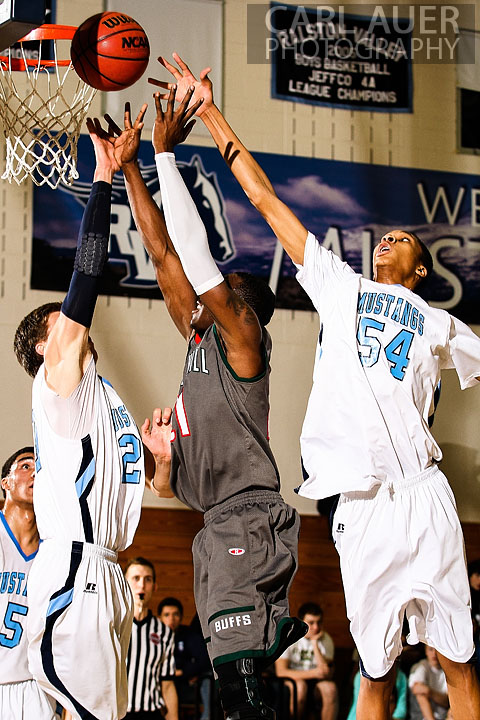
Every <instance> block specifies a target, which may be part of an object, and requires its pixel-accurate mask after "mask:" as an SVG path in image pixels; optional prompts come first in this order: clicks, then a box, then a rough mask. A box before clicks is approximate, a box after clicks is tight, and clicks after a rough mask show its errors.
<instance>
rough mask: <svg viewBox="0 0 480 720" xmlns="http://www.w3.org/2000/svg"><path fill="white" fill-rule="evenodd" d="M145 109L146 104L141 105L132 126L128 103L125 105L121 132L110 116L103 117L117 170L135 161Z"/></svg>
mask: <svg viewBox="0 0 480 720" xmlns="http://www.w3.org/2000/svg"><path fill="white" fill-rule="evenodd" d="M147 107H148V106H147V104H146V103H145V104H144V105H142V107H141V108H140V112H139V113H138V115H137V117H136V118H135V122H134V123H133V125H132V116H131V109H130V103H128V102H127V103H125V112H124V115H123V124H124V129H123V130H122V129H121V128H119V126H118V125H117V124H116V122H115V121H114V120H113V119H112V118H111V117H110V115H105V116H104V117H105V120H106V122H107V123H108V132H109V134H110V137H111V138H113V143H112V144H113V155H114V158H115V162H116V164H117V165H118V169H120V168H122V167H123V166H124V165H126V164H127V163H130V162H136V160H137V157H138V150H139V148H140V137H141V134H142V128H143V124H144V123H143V118H144V117H145V113H146V111H147Z"/></svg>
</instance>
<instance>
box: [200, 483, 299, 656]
mask: <svg viewBox="0 0 480 720" xmlns="http://www.w3.org/2000/svg"><path fill="white" fill-rule="evenodd" d="M299 529H300V518H299V516H298V513H297V511H296V510H295V509H294V508H292V507H290V505H287V504H286V503H285V502H284V500H283V498H282V497H281V495H280V494H279V493H277V492H273V491H270V490H255V491H251V492H245V493H241V494H239V495H237V496H235V497H233V498H230V499H229V500H226V501H225V502H223V503H221V504H220V505H218V506H216V507H214V508H212V509H211V510H209V511H208V512H206V513H205V526H204V527H203V528H202V530H200V532H199V533H198V535H197V536H196V537H195V540H194V542H193V547H192V552H193V563H194V569H195V601H196V605H197V610H198V614H199V617H200V622H201V625H202V630H203V635H204V637H205V640H206V642H207V647H208V650H209V654H210V659H211V661H212V664H213V666H214V667H216V666H218V665H221V664H223V663H226V662H230V661H233V660H237V659H239V658H243V657H253V658H260V659H262V660H264V661H265V664H266V665H267V664H270V662H273V661H274V660H275V659H276V658H277V657H278V656H279V655H280V654H281V653H282V652H283V651H284V650H285V648H286V647H287V646H288V645H289V644H291V642H292V640H291V639H290V641H288V639H287V638H288V637H289V636H291V635H292V629H293V626H294V624H295V622H297V623H298V620H297V621H294V620H293V619H292V618H290V616H289V609H288V591H289V589H290V585H291V583H292V580H293V577H294V575H295V572H296V570H297V557H298V554H297V551H298V533H299ZM302 634H304V632H302ZM296 639H298V637H296V638H295V640H296Z"/></svg>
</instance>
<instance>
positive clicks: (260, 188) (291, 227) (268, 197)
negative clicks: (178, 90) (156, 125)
mask: <svg viewBox="0 0 480 720" xmlns="http://www.w3.org/2000/svg"><path fill="white" fill-rule="evenodd" d="M201 118H202V120H203V121H204V123H205V126H206V127H207V129H208V130H209V132H210V134H211V136H212V138H213V139H214V140H215V143H216V144H217V147H218V149H219V150H220V152H221V154H222V156H223V159H224V160H225V162H226V163H227V165H228V166H229V168H230V170H231V171H232V172H233V174H234V175H235V177H236V179H237V180H238V182H239V183H240V185H241V187H242V188H243V190H244V192H245V194H246V195H247V197H248V199H249V200H250V202H251V203H252V205H253V206H254V207H255V208H256V209H257V210H258V211H259V212H260V214H261V215H262V216H263V218H264V219H265V220H266V222H267V223H268V224H269V225H270V227H271V228H272V230H273V232H274V233H275V235H276V236H277V238H278V240H279V241H280V242H281V244H282V245H283V247H284V249H285V251H286V252H287V253H288V254H289V256H290V257H291V259H292V260H293V262H295V263H298V264H303V257H304V252H305V242H306V239H307V230H306V228H305V227H304V226H303V224H302V223H301V222H300V220H299V219H298V218H297V217H296V216H295V215H294V214H293V212H292V211H291V210H290V208H288V207H287V206H286V205H285V203H284V202H282V201H281V200H280V199H279V198H278V197H277V195H276V193H275V190H274V189H273V186H272V183H271V182H270V180H269V179H268V177H267V175H266V174H265V172H264V171H263V170H262V168H261V167H260V165H259V164H258V163H257V161H256V160H255V159H254V157H253V156H252V154H251V153H250V152H249V151H248V150H247V148H246V147H245V146H244V145H243V144H242V142H241V141H240V140H239V138H238V137H237V136H236V135H235V133H234V132H233V130H232V128H231V127H230V125H229V124H228V122H227V121H226V120H225V118H224V117H223V115H222V113H221V112H220V110H219V109H218V108H217V107H216V106H215V105H212V106H211V107H208V108H207V109H206V110H205V112H203V113H202V115H201Z"/></svg>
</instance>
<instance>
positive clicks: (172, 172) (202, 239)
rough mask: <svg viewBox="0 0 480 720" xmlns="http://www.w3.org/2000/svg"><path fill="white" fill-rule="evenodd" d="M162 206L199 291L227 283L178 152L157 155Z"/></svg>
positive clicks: (187, 271)
mask: <svg viewBox="0 0 480 720" xmlns="http://www.w3.org/2000/svg"><path fill="white" fill-rule="evenodd" d="M155 162H156V164H157V172H158V179H159V180H160V191H161V193H162V205H163V212H164V215H165V222H166V224H167V230H168V234H169V235H170V238H171V240H172V243H173V246H174V248H175V250H176V251H177V254H178V257H179V258H180V262H181V263H182V266H183V270H184V272H185V275H186V276H187V278H188V280H189V282H190V284H191V285H192V287H193V289H194V290H195V292H196V293H197V295H202V294H203V293H205V292H207V291H208V290H211V289H212V288H214V287H216V285H220V283H221V282H223V275H222V273H221V272H220V271H219V269H218V267H217V266H216V264H215V261H214V259H213V257H212V255H211V253H210V247H209V245H208V238H207V231H206V230H205V226H204V224H203V222H202V219H201V217H200V215H199V214H198V210H197V208H196V206H195V203H194V202H193V199H192V197H191V195H190V193H189V192H188V190H187V188H186V186H185V183H184V182H183V178H182V176H181V175H180V173H179V171H178V168H177V165H176V163H175V155H174V154H173V153H169V152H165V153H158V154H157V155H155Z"/></svg>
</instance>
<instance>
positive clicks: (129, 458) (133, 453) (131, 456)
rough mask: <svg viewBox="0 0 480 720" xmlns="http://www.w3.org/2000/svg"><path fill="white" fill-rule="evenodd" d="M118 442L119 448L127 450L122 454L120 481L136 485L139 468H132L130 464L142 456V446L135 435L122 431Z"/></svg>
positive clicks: (138, 480)
mask: <svg viewBox="0 0 480 720" xmlns="http://www.w3.org/2000/svg"><path fill="white" fill-rule="evenodd" d="M118 444H119V445H120V447H121V448H123V449H125V450H126V451H127V452H124V453H123V455H122V463H123V473H122V483H133V484H134V485H138V483H139V482H140V470H132V468H131V465H134V464H135V463H136V462H137V460H140V458H141V456H142V446H141V445H140V441H139V439H138V438H137V436H136V435H132V434H131V433H124V434H123V435H122V436H121V437H120V438H119V439H118Z"/></svg>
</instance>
